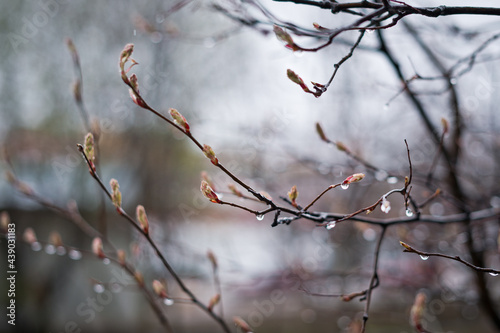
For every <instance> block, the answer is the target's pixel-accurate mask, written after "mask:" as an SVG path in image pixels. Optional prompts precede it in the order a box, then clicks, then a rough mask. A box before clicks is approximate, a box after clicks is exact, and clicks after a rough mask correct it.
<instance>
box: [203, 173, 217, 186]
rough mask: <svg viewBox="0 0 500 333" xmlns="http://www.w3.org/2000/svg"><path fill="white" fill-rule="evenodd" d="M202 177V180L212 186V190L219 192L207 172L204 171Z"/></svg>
mask: <svg viewBox="0 0 500 333" xmlns="http://www.w3.org/2000/svg"><path fill="white" fill-rule="evenodd" d="M200 176H201V179H202V180H204V181H206V182H207V183H208V185H210V187H211V188H212V190H214V191H217V190H216V189H215V185H214V182H213V181H212V178H210V176H209V175H208V173H207V172H206V171H202V172H201V174H200Z"/></svg>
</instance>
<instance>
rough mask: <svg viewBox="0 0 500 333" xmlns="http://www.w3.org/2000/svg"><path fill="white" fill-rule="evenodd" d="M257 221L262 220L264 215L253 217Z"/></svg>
mask: <svg viewBox="0 0 500 333" xmlns="http://www.w3.org/2000/svg"><path fill="white" fill-rule="evenodd" d="M255 218H256V219H257V220H258V221H262V220H263V219H264V215H262V214H259V215H257V216H256V217H255Z"/></svg>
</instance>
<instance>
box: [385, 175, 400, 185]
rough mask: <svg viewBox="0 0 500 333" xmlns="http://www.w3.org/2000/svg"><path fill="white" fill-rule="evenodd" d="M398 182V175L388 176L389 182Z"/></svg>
mask: <svg viewBox="0 0 500 333" xmlns="http://www.w3.org/2000/svg"><path fill="white" fill-rule="evenodd" d="M397 182H398V177H394V176H392V177H388V178H387V183H389V184H396V183H397Z"/></svg>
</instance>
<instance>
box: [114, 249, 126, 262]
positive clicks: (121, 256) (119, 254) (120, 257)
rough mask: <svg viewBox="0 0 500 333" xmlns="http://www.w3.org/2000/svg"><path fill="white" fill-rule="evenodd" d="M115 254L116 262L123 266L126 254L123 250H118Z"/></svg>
mask: <svg viewBox="0 0 500 333" xmlns="http://www.w3.org/2000/svg"><path fill="white" fill-rule="evenodd" d="M116 256H117V257H118V262H119V263H120V265H122V266H125V265H126V257H127V256H126V254H125V251H124V250H118V251H116Z"/></svg>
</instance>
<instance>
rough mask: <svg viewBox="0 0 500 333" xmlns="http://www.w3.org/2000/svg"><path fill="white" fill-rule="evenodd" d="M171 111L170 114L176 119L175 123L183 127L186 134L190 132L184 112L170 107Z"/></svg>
mask: <svg viewBox="0 0 500 333" xmlns="http://www.w3.org/2000/svg"><path fill="white" fill-rule="evenodd" d="M169 113H170V116H171V117H172V119H173V120H174V123H175V124H176V125H177V126H179V127H181V128H182V129H183V130H184V132H185V133H186V134H188V133H189V124H188V122H187V120H186V118H184V116H183V115H182V114H180V112H179V111H177V110H176V109H170V110H169Z"/></svg>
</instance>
